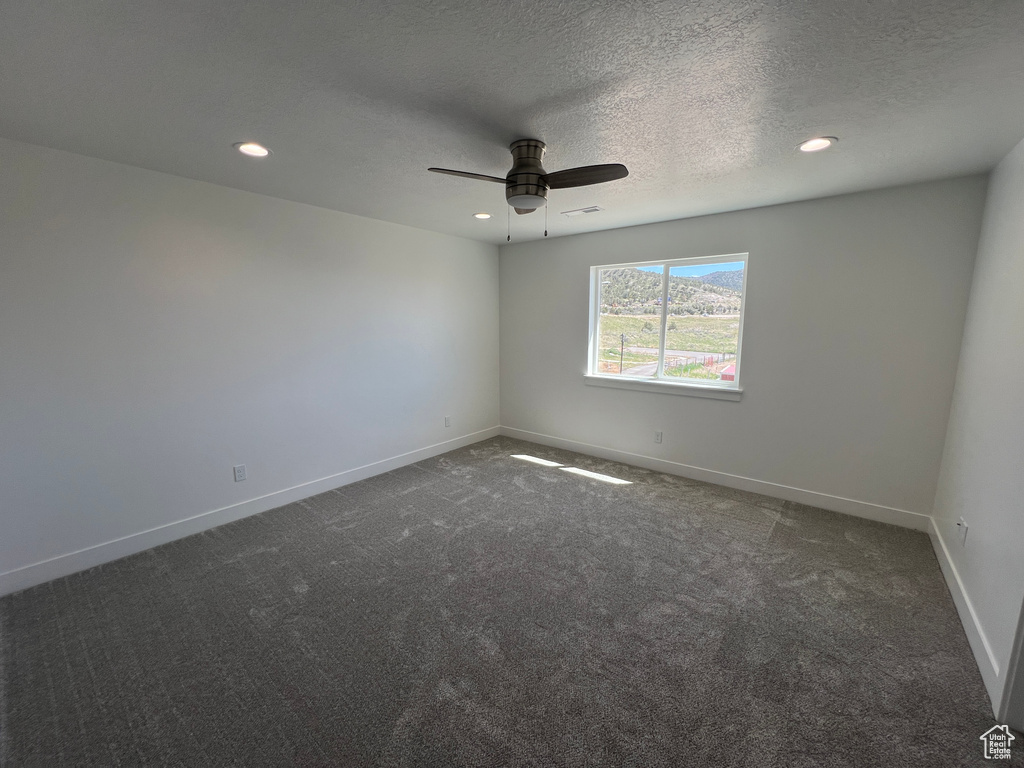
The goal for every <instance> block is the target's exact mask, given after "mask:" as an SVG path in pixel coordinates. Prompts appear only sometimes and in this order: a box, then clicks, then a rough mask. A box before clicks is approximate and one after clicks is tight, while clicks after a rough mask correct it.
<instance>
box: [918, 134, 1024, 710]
mask: <svg viewBox="0 0 1024 768" xmlns="http://www.w3.org/2000/svg"><path fill="white" fill-rule="evenodd" d="M1022 288H1024V142H1022V143H1021V144H1019V145H1018V146H1017V147H1016V149H1014V151H1013V152H1011V153H1010V154H1009V155H1007V157H1006V158H1005V159H1004V160H1003V161H1002V162H1001V163H1000V164H999V166H998V167H997V168H996V170H995V171H994V172H993V174H992V178H991V182H990V187H989V192H988V202H987V204H986V208H985V220H984V226H983V229H982V233H981V241H980V244H979V246H978V258H977V264H976V266H975V270H974V282H973V285H972V288H971V297H970V305H969V308H968V312H967V320H966V324H965V328H964V336H963V347H962V349H961V352H960V364H959V367H958V370H957V378H956V390H955V393H954V397H953V403H952V409H951V411H950V416H949V430H948V433H947V438H946V447H945V453H944V455H943V459H942V472H941V474H940V478H939V483H938V491H937V493H936V498H935V511H934V515H935V526H936V530H937V535H938V538H939V543H940V547H941V549H942V550H944V554H945V556H946V557H947V558H948V560H949V562H950V563H951V564H952V568H951V569H949V571H950V572H947V579H948V580H950V581H951V587H952V588H953V589H954V590H957V589H959V590H960V591H961V592H962V596H963V599H962V600H961V602H960V606H959V607H960V609H961V618H962V619H963V621H964V624H965V625H966V627H967V629H968V636H969V637H970V638H971V640H972V642H973V644H974V646H975V649H974V650H975V655H976V656H977V657H978V662H979V665H980V667H981V671H982V675H983V677H984V678H985V682H986V685H987V686H988V689H989V695H990V696H991V697H992V700H993V702H996V704H997V705H998V703H999V702H1000V701H1001V700H1002V698H1003V692H1004V686H1005V685H1006V682H1007V680H1006V677H1007V670H1008V667H1009V662H1010V659H1011V651H1012V649H1013V645H1014V633H1015V630H1016V628H1017V623H1018V617H1019V616H1020V615H1021V603H1022V601H1024V472H1022V466H1021V457H1022V455H1024V399H1022V396H1021V392H1022V391H1024V343H1022V333H1024V302H1021V290H1022ZM960 517H963V518H964V520H965V521H966V523H967V526H968V532H967V540H966V543H961V541H960V538H959V536H958V531H957V527H956V523H957V521H958V520H959V518H960ZM941 554H943V552H941V551H940V555H941ZM954 595H955V591H954ZM1021 673H1022V675H1024V670H1021ZM1020 693H1021V692H1018V695H1020ZM1018 707H1019V709H1018V711H1017V714H1016V717H1017V719H1016V722H1015V725H1016V726H1017V727H1024V711H1021V710H1024V702H1022V701H1021V700H1020V699H1018Z"/></svg>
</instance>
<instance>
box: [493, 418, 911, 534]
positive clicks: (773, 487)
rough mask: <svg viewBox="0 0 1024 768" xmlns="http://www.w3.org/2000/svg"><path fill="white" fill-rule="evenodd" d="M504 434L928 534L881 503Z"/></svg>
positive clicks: (517, 432)
mask: <svg viewBox="0 0 1024 768" xmlns="http://www.w3.org/2000/svg"><path fill="white" fill-rule="evenodd" d="M501 434H502V435H505V436H506V437H515V438H518V439H520V440H527V441H529V442H532V443H540V444H541V445H549V446H551V447H552V448H564V449H565V450H568V451H575V452H576V453H585V454H588V455H590V456H597V457H599V458H602V459H610V460H611V461H621V462H622V463H623V464H632V465H634V466H637V467H643V468H644V469H652V470H654V471H656V472H664V473H666V474H669V475H679V476H680V477H688V478H690V479H691V480H703V481H704V482H708V483H714V484H715V485H724V486H726V487H727V488H736V489H737V490H741V491H751V492H753V493H762V494H764V495H765V496H772V497H774V498H776V499H783V500H785V501H795V502H798V503H800V504H807V505H808V506H812V507H820V508H821V509H828V510H831V511H832V512H841V513H843V514H846V515H853V516H854V517H862V518H866V519H868V520H876V521H878V522H882V523H891V524H892V525H898V526H900V527H902V528H912V529H914V530H915V531H928V530H929V524H930V522H931V517H930V516H929V515H922V514H920V513H918V512H910V511H908V510H906V509H896V508H895V507H884V506H882V505H880V504H872V503H870V502H867V501H857V500H856V499H847V498H843V497H842V496H831V495H829V494H827V493H818V492H817V491H807V490H804V489H803V488H793V487H791V486H788V485H779V484H778V483H769V482H766V481H764V480H755V479H753V478H750V477H743V476H741V475H731V474H729V473H727V472H717V471H715V470H712V469H704V468H702V467H694V466H690V465H689V464H680V463H678V462H675V461H668V460H666V459H658V458H655V457H653V456H644V455H642V454H639V453H628V452H626V451H617V450H615V449H613V448H605V447H603V446H599V445H591V444H589V443H581V442H578V441H576V440H566V439H564V438H561V437H552V436H551V435H544V434H540V433H538V432H528V431H526V430H524V429H513V428H512V427H502V428H501Z"/></svg>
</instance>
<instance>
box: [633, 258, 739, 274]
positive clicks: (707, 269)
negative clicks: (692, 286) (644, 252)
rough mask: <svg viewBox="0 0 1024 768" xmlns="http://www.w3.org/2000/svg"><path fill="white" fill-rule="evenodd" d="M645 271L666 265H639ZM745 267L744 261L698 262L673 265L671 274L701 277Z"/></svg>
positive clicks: (655, 269)
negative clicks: (689, 264) (685, 265)
mask: <svg viewBox="0 0 1024 768" xmlns="http://www.w3.org/2000/svg"><path fill="white" fill-rule="evenodd" d="M637 269H642V270H643V271H644V272H661V271H662V270H663V269H664V267H637ZM742 269H743V262H742V261H730V262H728V263H727V264H697V265H695V266H692V267H672V268H671V269H670V270H669V274H671V275H675V276H676V277H700V276H702V275H710V274H711V273H712V272H735V271H738V270H742Z"/></svg>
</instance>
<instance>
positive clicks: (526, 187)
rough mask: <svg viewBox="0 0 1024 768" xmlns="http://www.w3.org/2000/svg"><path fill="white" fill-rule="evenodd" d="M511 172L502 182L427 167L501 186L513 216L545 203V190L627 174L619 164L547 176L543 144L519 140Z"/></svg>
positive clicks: (593, 166) (513, 146) (530, 210)
mask: <svg viewBox="0 0 1024 768" xmlns="http://www.w3.org/2000/svg"><path fill="white" fill-rule="evenodd" d="M509 149H511V150H512V170H510V171H509V172H508V175H506V176H505V178H504V179H502V178H499V177H497V176H487V175H485V174H482V173H468V172H466V171H452V170H449V169H448V168H428V169H427V170H428V171H433V172H434V173H447V174H449V175H451V176H462V177H464V178H467V179H480V180H481V181H496V182H498V183H499V184H504V185H505V199H506V200H507V201H508V204H509V205H511V206H512V207H513V208H514V209H515V212H516V213H519V214H522V213H533V212H534V211H535V210H537V209H538V208H540V207H541V206H542V205H544V204H545V203H546V202H547V199H548V190H549V189H565V188H567V187H586V186H588V185H590V184H601V183H603V182H605V181H615V180H616V179H623V178H625V177H626V176H628V175H629V171H628V170H626V166H624V165H621V164H620V163H606V164H604V165H584V166H582V167H580V168H567V169H566V170H564V171H555V172H554V173H548V172H547V171H545V170H544V166H543V165H541V160H542V159H543V158H544V150H545V149H547V147H546V145H545V144H544V142H543V141H539V140H537V139H519V141H513V142H512V144H511V146H510V147H509Z"/></svg>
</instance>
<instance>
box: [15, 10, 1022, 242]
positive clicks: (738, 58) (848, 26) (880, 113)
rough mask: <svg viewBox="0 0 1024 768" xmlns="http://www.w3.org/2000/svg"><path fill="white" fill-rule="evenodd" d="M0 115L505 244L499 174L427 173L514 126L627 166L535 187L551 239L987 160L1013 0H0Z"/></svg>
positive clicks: (483, 165)
mask: <svg viewBox="0 0 1024 768" xmlns="http://www.w3.org/2000/svg"><path fill="white" fill-rule="evenodd" d="M822 134H824V135H834V136H838V137H840V142H839V144H838V145H837V146H836V147H835V148H833V149H830V150H827V151H825V152H823V153H819V154H816V155H805V154H802V153H799V152H796V151H795V149H794V148H795V146H796V144H797V143H798V142H799V141H801V140H803V139H805V138H808V137H811V136H816V135H822ZM0 135H2V136H5V137H7V138H10V139H15V140H20V141H25V142H30V143H33V144H40V145H43V146H48V147H55V148H59V149H65V150H69V151H71V152H77V153H80V154H83V155H90V156H93V157H99V158H105V159H108V160H114V161H118V162H122V163H128V164H131V165H136V166H140V167H143V168H150V169H154V170H158V171H164V172H167V173H172V174H176V175H179V176H185V177H188V178H192V179H200V180H204V181H209V182H213V183H216V184H222V185H226V186H229V187H235V188H238V189H244V190H250V191H252V192H259V193H262V194H265V195H272V196H274V197H280V198H284V199H287V200H295V201H300V202H304V203H311V204H313V205H318V206H323V207H325V208H332V209H335V210H339V211H346V212H349V213H355V214H360V215H363V216H370V217H373V218H376V219H383V220H386V221H393V222H398V223H402V224H408V225H411V226H415V227H421V228H424V229H429V230H435V231H438V232H446V233H450V234H454V235H460V236H463V237H470V238H475V239H480V240H486V241H489V242H494V243H503V242H505V231H506V216H505V211H506V206H505V202H504V191H503V188H502V187H501V186H499V185H497V184H489V183H486V182H479V181H469V180H465V179H459V178H455V177H450V176H442V175H438V174H432V173H428V172H427V171H426V168H427V167H428V166H432V165H437V166H442V167H447V168H456V169H460V170H467V171H474V172H478V173H485V174H490V175H494V176H504V175H505V173H506V172H507V171H508V169H509V167H510V166H511V157H510V155H509V153H508V144H509V143H510V142H511V141H513V140H515V139H519V138H539V139H541V140H543V141H545V142H546V143H547V145H548V153H547V157H546V159H545V166H546V168H547V170H549V171H555V170H561V169H563V168H568V167H572V166H577V165H589V164H594V163H609V162H621V163H624V164H625V165H626V166H628V167H629V170H630V175H629V177H628V178H627V179H624V180H622V181H616V182H612V183H609V184H604V185H599V186H592V187H586V188H581V189H567V190H554V191H552V192H551V195H550V221H549V228H550V231H551V234H552V235H559V234H570V233H575V232H583V231H590V230H595V229H607V228H611V227H620V226H628V225H633V224H641V223H646V222H652V221H660V220H665V219H672V218H679V217H685V216H693V215H698V214H704V213H711V212H717V211H724V210H733V209H738V208H746V207H752V206H759V205H765V204H771V203H778V202H785V201H791V200H799V199H806V198H812V197H819V196H823V195H830V194H837V193H842V192H848V191H854V190H861V189H869V188H874V187H881V186H887V185H892V184H898V183H903V182H911V181H918V180H925V179H931V178H938V177H946V176H954V175H960V174H966V173H971V172H976V171H981V170H987V169H989V168H991V167H992V166H993V165H994V164H995V163H996V162H998V160H999V159H1000V158H1001V157H1002V156H1003V155H1005V154H1006V152H1008V151H1009V150H1010V149H1011V148H1012V147H1013V146H1014V145H1015V144H1016V143H1017V142H1018V141H1020V140H1021V139H1022V138H1024V2H1021V0H987V1H985V2H964V1H963V0H913V2H909V1H908V2H896V1H895V0H791V1H790V2H725V1H724V0H717V1H714V0H698V1H697V2H682V0H667V1H658V0H590V1H589V2H571V0H556V1H554V2H553V1H552V0H473V1H472V2H457V0H417V1H416V2H413V1H412V0H397V1H394V2H388V1H387V0H381V1H380V2H366V1H364V2H356V0H334V1H333V2H332V1H329V0H308V1H307V2H294V1H292V2H286V1H285V0H215V1H214V2H211V1H210V0H7V1H6V2H4V3H3V4H2V5H0ZM242 140H253V141H259V142H262V143H264V144H265V145H267V146H269V147H270V148H271V149H272V150H273V152H274V154H273V155H272V156H271V157H270V158H268V159H266V160H259V161H257V160H250V159H246V158H244V157H243V156H241V155H239V154H238V153H237V152H235V151H234V150H233V149H232V146H231V145H232V144H233V143H235V142H238V141H242ZM0 172H2V169H0ZM587 205H600V206H602V207H603V208H605V211H604V212H602V213H599V214H592V215H587V216H577V217H574V218H567V217H564V216H560V215H558V212H560V211H565V210H569V209H573V208H580V207H583V206H587ZM477 211H489V212H491V213H492V214H495V216H494V218H492V219H491V220H489V221H485V222H481V221H477V220H475V219H473V218H472V214H473V213H475V212H477ZM543 216H544V214H543V212H540V213H536V214H532V215H530V216H521V217H516V216H515V215H514V214H513V217H512V219H513V220H512V236H513V240H515V241H523V240H528V239H536V238H537V237H540V236H541V234H542V232H543Z"/></svg>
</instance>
